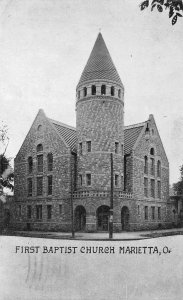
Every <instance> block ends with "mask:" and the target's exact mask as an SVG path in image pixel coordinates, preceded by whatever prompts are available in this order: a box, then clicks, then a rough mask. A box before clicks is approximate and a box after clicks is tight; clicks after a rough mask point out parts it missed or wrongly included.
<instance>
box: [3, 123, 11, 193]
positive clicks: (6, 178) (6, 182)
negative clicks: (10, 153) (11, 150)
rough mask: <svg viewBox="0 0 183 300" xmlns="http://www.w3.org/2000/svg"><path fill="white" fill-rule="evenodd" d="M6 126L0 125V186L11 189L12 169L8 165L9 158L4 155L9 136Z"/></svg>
mask: <svg viewBox="0 0 183 300" xmlns="http://www.w3.org/2000/svg"><path fill="white" fill-rule="evenodd" d="M7 133H8V127H7V125H4V124H3V123H2V125H1V126H0V144H1V146H2V149H1V152H2V153H0V188H1V189H2V188H3V187H6V188H9V189H10V190H11V191H13V189H14V185H13V179H14V174H13V169H12V167H11V165H10V160H11V159H10V158H7V157H6V156H5V152H6V149H7V147H8V143H9V138H8V135H7Z"/></svg>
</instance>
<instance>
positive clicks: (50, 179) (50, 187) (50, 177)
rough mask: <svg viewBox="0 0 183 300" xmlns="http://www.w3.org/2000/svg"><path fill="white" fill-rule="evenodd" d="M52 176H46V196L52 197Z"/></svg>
mask: <svg viewBox="0 0 183 300" xmlns="http://www.w3.org/2000/svg"><path fill="white" fill-rule="evenodd" d="M52 183H53V180H52V175H49V176H48V195H52Z"/></svg>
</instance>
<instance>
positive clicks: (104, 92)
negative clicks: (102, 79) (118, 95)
mask: <svg viewBox="0 0 183 300" xmlns="http://www.w3.org/2000/svg"><path fill="white" fill-rule="evenodd" d="M105 94H106V86H105V84H103V85H102V86H101V95H105Z"/></svg>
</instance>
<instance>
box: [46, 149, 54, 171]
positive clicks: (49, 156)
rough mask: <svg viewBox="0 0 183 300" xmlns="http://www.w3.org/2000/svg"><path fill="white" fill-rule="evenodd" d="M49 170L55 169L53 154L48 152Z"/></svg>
mask: <svg viewBox="0 0 183 300" xmlns="http://www.w3.org/2000/svg"><path fill="white" fill-rule="evenodd" d="M47 163H48V171H53V154H52V153H48V155H47Z"/></svg>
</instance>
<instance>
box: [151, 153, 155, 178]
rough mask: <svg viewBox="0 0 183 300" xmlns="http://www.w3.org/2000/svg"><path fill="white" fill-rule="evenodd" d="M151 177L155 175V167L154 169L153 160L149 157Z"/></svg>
mask: <svg viewBox="0 0 183 300" xmlns="http://www.w3.org/2000/svg"><path fill="white" fill-rule="evenodd" d="M150 160H151V175H153V176H154V174H155V167H154V158H152V157H151V159H150Z"/></svg>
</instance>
